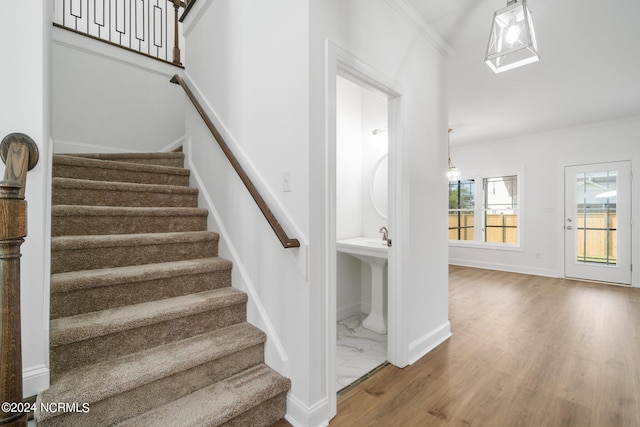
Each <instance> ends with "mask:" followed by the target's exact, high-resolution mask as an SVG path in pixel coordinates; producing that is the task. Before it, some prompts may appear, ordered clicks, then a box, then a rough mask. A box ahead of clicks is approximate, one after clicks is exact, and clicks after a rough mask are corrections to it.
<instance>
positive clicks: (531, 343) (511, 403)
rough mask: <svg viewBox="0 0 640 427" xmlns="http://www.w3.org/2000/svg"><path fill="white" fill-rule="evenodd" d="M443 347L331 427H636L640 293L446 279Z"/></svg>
mask: <svg viewBox="0 0 640 427" xmlns="http://www.w3.org/2000/svg"><path fill="white" fill-rule="evenodd" d="M449 283H450V313H449V315H450V320H451V328H452V332H453V337H452V338H450V339H449V340H448V341H447V342H445V343H443V344H442V345H440V346H439V347H438V348H436V349H435V350H433V351H432V352H431V353H429V354H428V355H426V356H425V357H423V358H422V359H420V360H419V361H418V362H416V363H414V364H413V365H412V366H408V367H406V368H404V369H399V368H396V367H395V366H387V367H386V368H384V369H382V370H381V371H380V373H379V374H377V375H376V376H374V377H373V378H371V379H369V380H367V381H366V382H364V383H362V384H360V385H359V386H358V387H356V388H354V389H353V390H351V391H350V392H349V393H347V394H345V395H343V396H341V398H340V399H339V402H338V415H337V416H336V417H335V418H334V419H333V420H332V421H331V424H330V426H331V427H334V426H335V427H337V426H536V427H538V426H581V427H584V426H597V427H600V426H603V427H605V426H606V427H609V426H640V290H639V289H631V288H624V287H618V286H610V285H601V284H594V283H586V282H579V281H573V280H565V279H553V278H546V277H538V276H527V275H521V274H515V273H505V272H497V271H489V270H479V269H473V268H464V267H451V268H450V280H449Z"/></svg>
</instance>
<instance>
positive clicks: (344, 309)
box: [336, 302, 361, 322]
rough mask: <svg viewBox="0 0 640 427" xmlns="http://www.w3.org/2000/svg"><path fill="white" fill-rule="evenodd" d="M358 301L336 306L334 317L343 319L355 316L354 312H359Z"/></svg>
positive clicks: (339, 319)
mask: <svg viewBox="0 0 640 427" xmlns="http://www.w3.org/2000/svg"><path fill="white" fill-rule="evenodd" d="M360 305H361V304H360V302H354V303H352V304H347V305H343V306H341V307H338V310H337V313H336V318H337V320H338V322H339V321H341V320H344V319H346V318H348V317H351V316H355V315H356V314H360V313H361V311H360V310H361V309H360Z"/></svg>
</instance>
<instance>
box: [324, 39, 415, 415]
mask: <svg viewBox="0 0 640 427" xmlns="http://www.w3.org/2000/svg"><path fill="white" fill-rule="evenodd" d="M325 55H326V57H325V58H326V67H327V68H326V74H325V79H326V80H325V88H324V89H325V94H324V97H325V107H326V117H327V121H326V123H325V131H326V139H325V144H326V145H325V150H324V153H325V156H326V157H325V158H324V160H323V163H324V164H325V168H326V169H325V173H326V181H325V194H326V195H327V200H326V201H325V206H326V207H327V211H326V212H325V214H326V217H325V218H326V228H325V230H324V239H325V240H324V247H325V248H326V257H327V265H326V269H327V270H326V277H327V279H326V280H327V281H326V287H327V289H326V294H325V295H326V305H325V306H326V310H327V311H326V319H327V327H326V336H325V351H326V371H327V383H326V389H327V396H328V408H329V411H330V413H329V416H330V417H332V416H333V415H335V411H336V403H337V402H336V391H337V390H336V383H335V375H336V367H335V361H336V354H337V349H336V339H335V337H336V322H337V320H336V319H337V307H336V292H337V279H336V275H337V265H336V256H335V254H336V241H335V236H336V206H335V205H336V160H335V153H336V124H335V121H336V120H335V116H336V110H335V109H336V99H335V98H336V78H337V77H338V76H341V77H345V78H347V79H350V80H352V81H354V82H355V83H356V84H358V85H360V86H362V85H365V86H368V87H370V88H372V89H374V90H376V91H378V92H380V93H381V94H383V96H385V97H386V98H387V100H388V111H389V113H388V114H389V123H388V128H389V149H388V155H389V190H390V191H389V231H390V237H391V238H392V239H393V241H394V244H393V246H392V247H391V249H390V250H389V258H388V259H389V267H388V271H389V276H388V283H389V286H388V314H387V319H388V331H389V332H388V336H387V339H388V350H387V351H388V359H389V361H390V362H391V363H393V364H394V365H396V366H399V367H403V366H406V364H407V361H408V359H407V355H408V352H409V346H408V342H407V331H406V329H407V321H406V316H407V315H406V313H407V311H408V309H407V302H406V301H405V300H404V297H403V283H404V282H403V280H402V278H403V264H402V262H401V260H402V258H403V249H404V248H403V245H404V244H405V242H407V241H408V240H407V239H405V236H406V235H407V230H405V226H404V224H405V223H406V224H408V221H407V220H406V219H405V213H406V212H408V209H407V203H408V199H407V195H408V193H407V192H408V188H407V187H408V186H407V185H403V184H404V182H405V180H404V179H403V178H404V166H405V162H406V159H405V156H404V151H403V139H402V135H403V132H402V120H401V117H402V105H403V96H402V94H403V93H407V91H406V90H405V89H404V86H403V85H402V84H400V83H398V82H397V81H396V80H394V79H393V78H391V77H389V76H387V75H385V74H384V73H382V72H380V71H379V70H377V69H375V68H373V67H371V66H370V65H368V64H367V63H365V62H364V61H362V60H360V59H359V58H357V57H356V56H355V55H352V54H351V53H349V52H347V51H346V50H344V49H343V48H341V47H340V46H338V45H336V44H334V43H332V42H331V41H329V40H327V39H325Z"/></svg>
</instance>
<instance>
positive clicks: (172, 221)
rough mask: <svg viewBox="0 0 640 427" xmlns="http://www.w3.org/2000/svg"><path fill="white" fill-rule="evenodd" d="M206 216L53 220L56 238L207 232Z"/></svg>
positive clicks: (95, 217) (88, 217)
mask: <svg viewBox="0 0 640 427" xmlns="http://www.w3.org/2000/svg"><path fill="white" fill-rule="evenodd" d="M206 230H207V217H206V216H200V215H198V216H195V215H190V216H185V215H181V216H113V215H105V216H98V215H91V216H78V215H74V216H67V215H64V216H58V215H53V216H52V217H51V233H52V235H53V236H83V235H105V234H137V233H167V232H179V231H206Z"/></svg>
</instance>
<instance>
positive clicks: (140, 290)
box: [36, 153, 290, 426]
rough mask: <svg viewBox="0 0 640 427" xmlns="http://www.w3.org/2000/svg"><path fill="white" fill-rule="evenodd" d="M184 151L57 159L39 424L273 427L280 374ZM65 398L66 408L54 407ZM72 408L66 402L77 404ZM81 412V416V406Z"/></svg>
mask: <svg viewBox="0 0 640 427" xmlns="http://www.w3.org/2000/svg"><path fill="white" fill-rule="evenodd" d="M183 163H184V156H183V154H182V153H161V154H118V155H100V154H95V155H89V154H87V155H56V156H54V160H53V177H54V178H53V195H52V225H51V228H52V234H53V237H52V241H51V272H52V276H51V324H50V347H51V348H50V363H51V387H50V388H49V389H48V390H45V391H44V392H42V393H40V395H38V405H37V406H38V408H40V403H45V405H47V404H52V403H53V404H55V405H54V406H51V410H50V411H37V412H36V420H37V422H38V425H42V426H106V425H123V426H125V425H126V426H217V425H231V426H269V425H271V424H273V423H275V422H276V421H278V420H279V419H281V418H282V417H283V416H284V414H285V411H286V402H285V399H286V394H287V391H288V390H289V388H290V382H289V380H287V379H286V378H283V377H281V376H280V375H278V374H277V373H276V372H274V371H273V370H271V369H270V368H269V367H267V366H266V365H265V364H264V343H265V340H266V336H265V334H264V333H263V332H262V331H260V330H258V329H256V328H255V327H253V326H251V325H250V324H248V323H247V322H246V303H247V296H246V294H244V293H243V292H241V291H238V290H236V289H234V288H232V287H231V286H230V285H231V262H229V261H227V260H224V259H221V258H219V257H218V234H216V233H214V232H210V231H207V211H206V210H203V209H198V208H197V199H198V190H197V189H194V188H190V187H189V186H188V185H189V171H188V170H186V169H184V168H183ZM59 403H65V404H68V405H67V408H66V409H67V410H68V409H72V411H71V412H67V411H66V410H61V409H60V407H59V406H57V405H58V404H59ZM74 403H77V406H76V407H74V406H73V404H74ZM87 409H88V411H87Z"/></svg>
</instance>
